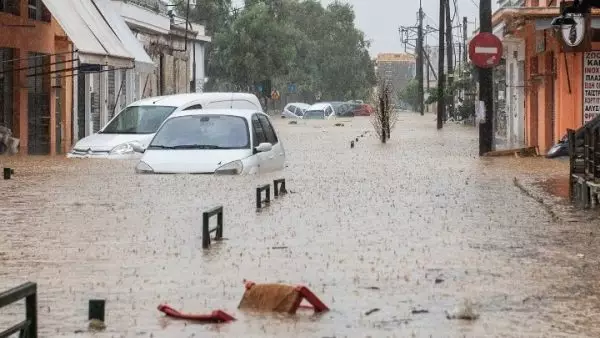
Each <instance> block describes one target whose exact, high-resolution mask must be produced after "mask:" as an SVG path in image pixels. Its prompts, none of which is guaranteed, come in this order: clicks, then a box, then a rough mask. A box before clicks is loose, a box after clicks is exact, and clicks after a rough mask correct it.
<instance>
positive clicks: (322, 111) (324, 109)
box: [304, 102, 336, 120]
mask: <svg viewBox="0 0 600 338" xmlns="http://www.w3.org/2000/svg"><path fill="white" fill-rule="evenodd" d="M335 117H336V116H335V110H334V109H333V106H332V105H331V104H330V103H326V102H320V103H315V104H313V105H312V106H310V107H308V108H307V109H306V111H305V112H304V119H305V120H330V119H334V118H335Z"/></svg>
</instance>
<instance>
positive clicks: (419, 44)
mask: <svg viewBox="0 0 600 338" xmlns="http://www.w3.org/2000/svg"><path fill="white" fill-rule="evenodd" d="M423 59H424V58H423V7H422V5H421V1H419V26H418V28H417V82H418V86H419V89H418V91H417V93H418V94H417V96H418V100H419V107H418V109H419V112H420V113H421V116H423V115H425V93H424V92H423V91H424V89H423V65H424V62H423Z"/></svg>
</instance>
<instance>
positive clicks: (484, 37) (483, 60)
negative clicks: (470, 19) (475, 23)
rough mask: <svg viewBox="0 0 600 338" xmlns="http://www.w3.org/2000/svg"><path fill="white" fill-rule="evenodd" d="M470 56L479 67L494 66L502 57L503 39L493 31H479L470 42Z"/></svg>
mask: <svg viewBox="0 0 600 338" xmlns="http://www.w3.org/2000/svg"><path fill="white" fill-rule="evenodd" d="M469 58H470V59H471V61H473V63H474V64H475V65H476V66H477V67H479V68H492V67H496V66H497V65H498V64H499V63H500V59H501V58H502V41H500V39H499V38H498V37H497V36H495V35H494V34H492V33H479V34H477V35H475V37H474V38H473V39H472V40H471V42H470V43H469Z"/></svg>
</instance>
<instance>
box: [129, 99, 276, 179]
mask: <svg viewBox="0 0 600 338" xmlns="http://www.w3.org/2000/svg"><path fill="white" fill-rule="evenodd" d="M136 151H139V152H140V153H143V157H142V158H141V160H140V162H139V163H138V165H137V166H136V172H137V173H140V174H183V173H187V174H213V173H214V174H226V175H240V174H255V173H264V172H272V171H276V170H281V169H283V168H284V165H285V150H284V148H283V144H282V142H281V140H280V139H279V138H278V136H277V132H276V131H275V128H273V124H272V123H271V120H270V119H269V117H268V116H267V115H266V114H264V113H263V112H261V111H259V110H256V109H253V110H245V109H220V110H217V109H201V110H200V109H197V110H183V111H179V112H176V113H174V114H173V115H171V116H170V117H169V118H167V120H166V121H165V123H164V124H163V125H162V126H161V127H160V128H159V130H158V132H157V133H156V135H155V136H154V138H153V139H152V141H151V142H150V144H149V145H148V147H147V148H146V149H143V148H141V147H136Z"/></svg>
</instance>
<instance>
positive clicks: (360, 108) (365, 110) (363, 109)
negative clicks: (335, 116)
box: [353, 103, 373, 116]
mask: <svg viewBox="0 0 600 338" xmlns="http://www.w3.org/2000/svg"><path fill="white" fill-rule="evenodd" d="M353 112H354V116H371V114H373V107H371V105H370V104H366V103H365V104H358V105H356V106H354V109H353Z"/></svg>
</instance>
